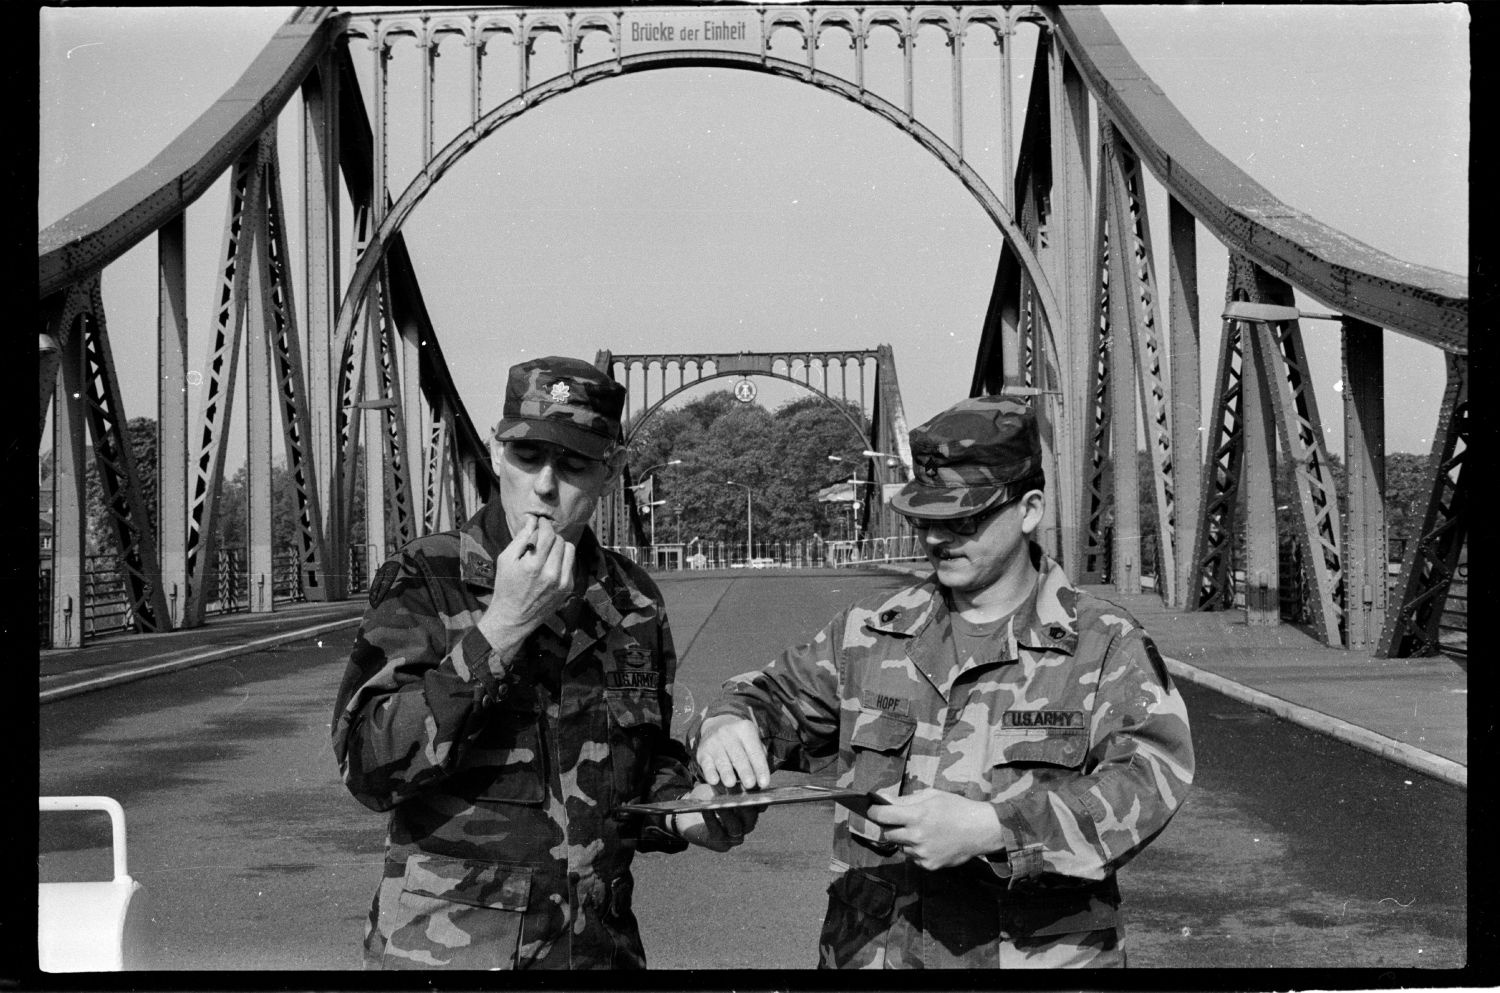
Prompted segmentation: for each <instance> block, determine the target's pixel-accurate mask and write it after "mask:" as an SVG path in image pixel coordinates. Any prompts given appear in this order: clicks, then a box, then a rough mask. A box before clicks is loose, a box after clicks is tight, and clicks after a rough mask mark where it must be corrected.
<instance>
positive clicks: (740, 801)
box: [613, 785, 890, 818]
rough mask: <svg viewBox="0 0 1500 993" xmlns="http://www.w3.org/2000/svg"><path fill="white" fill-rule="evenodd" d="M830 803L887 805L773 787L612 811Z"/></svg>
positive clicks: (833, 791)
mask: <svg viewBox="0 0 1500 993" xmlns="http://www.w3.org/2000/svg"><path fill="white" fill-rule="evenodd" d="M824 800H834V801H836V802H838V803H840V804H843V805H844V806H845V807H848V808H849V809H850V810H852V811H854V812H855V813H857V814H860V815H863V814H864V812H865V811H867V810H869V809H870V805H871V804H875V803H889V802H890V801H889V800H887V799H886V798H885V797H883V796H880V795H879V794H878V793H867V792H865V791H864V790H849V789H839V788H836V787H829V786H807V785H803V786H776V787H773V788H771V789H765V790H747V791H745V792H743V793H721V794H718V795H717V796H712V797H708V798H706V799H702V800H689V799H687V798H686V797H684V798H682V799H680V800H661V801H658V802H656V803H622V804H620V806H618V807H616V808H615V809H614V811H613V815H614V816H615V817H616V818H619V817H622V816H629V815H631V814H695V813H702V812H704V811H709V810H733V809H735V808H744V807H774V806H778V805H781V804H787V803H817V802H819V801H824Z"/></svg>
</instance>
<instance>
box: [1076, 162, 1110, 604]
mask: <svg viewBox="0 0 1500 993" xmlns="http://www.w3.org/2000/svg"><path fill="white" fill-rule="evenodd" d="M1100 157H1101V159H1102V157H1103V142H1102V141H1101V143H1100ZM1111 199H1112V197H1111V195H1110V193H1109V184H1108V182H1107V181H1106V180H1105V177H1104V175H1103V170H1101V171H1100V175H1099V176H1098V183H1097V185H1096V191H1095V196H1094V259H1095V262H1094V285H1096V286H1098V288H1099V299H1098V302H1097V304H1096V305H1095V311H1094V314H1093V315H1092V316H1093V320H1091V321H1089V330H1088V338H1089V354H1090V355H1092V356H1093V361H1092V362H1090V363H1089V370H1088V379H1087V380H1086V383H1085V391H1084V395H1085V397H1087V399H1088V406H1087V408H1086V409H1085V410H1084V411H1083V414H1082V416H1083V417H1084V418H1085V425H1086V427H1087V429H1088V434H1087V440H1086V442H1085V447H1084V473H1085V479H1086V480H1087V484H1088V488H1087V489H1086V490H1085V491H1084V506H1083V542H1082V544H1083V557H1082V559H1081V560H1080V562H1079V566H1078V568H1077V570H1076V571H1074V572H1073V573H1071V575H1072V576H1073V578H1074V579H1075V580H1076V581H1077V582H1081V583H1102V582H1104V581H1105V580H1106V578H1108V577H1109V557H1110V555H1111V551H1110V547H1109V540H1110V538H1109V517H1110V514H1111V513H1112V512H1113V506H1112V505H1113V502H1114V457H1113V452H1115V451H1116V450H1117V449H1116V446H1115V445H1113V444H1112V439H1113V437H1114V435H1113V432H1112V431H1111V429H1110V425H1111V424H1112V423H1113V418H1112V408H1111V406H1110V396H1111V394H1112V393H1113V392H1114V390H1113V385H1114V369H1113V367H1112V363H1111V362H1110V349H1111V347H1112V343H1113V342H1114V335H1113V334H1112V333H1111V329H1112V328H1114V326H1115V324H1114V316H1113V315H1114V312H1115V310H1117V309H1118V306H1119V305H1118V304H1116V305H1115V306H1114V307H1113V308H1112V307H1111V300H1112V298H1113V294H1112V292H1111V291H1112V289H1114V286H1113V285H1112V284H1111V279H1112V274H1113V272H1114V266H1113V265H1112V263H1111V261H1110V258H1111V255H1112V254H1113V250H1114V243H1113V242H1112V241H1111V239H1110V230H1109V229H1110V225H1111V222H1110V214H1111V212H1110V201H1111Z"/></svg>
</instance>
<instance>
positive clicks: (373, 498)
mask: <svg viewBox="0 0 1500 993" xmlns="http://www.w3.org/2000/svg"><path fill="white" fill-rule="evenodd" d="M365 315H366V318H365V333H364V335H363V336H362V337H363V339H364V341H363V347H362V348H361V349H360V366H361V368H362V370H363V371H362V375H361V376H360V384H361V402H362V404H363V405H364V422H365V423H364V436H365V442H364V470H365V473H364V476H365V478H364V483H365V549H366V551H367V552H368V555H369V561H368V562H367V563H366V568H367V569H368V570H369V571H370V572H371V573H373V572H374V570H375V569H376V568H378V567H379V566H380V564H381V563H382V562H384V561H385V558H386V555H387V554H388V551H389V550H388V549H387V548H386V541H385V532H386V495H385V479H386V474H387V472H388V470H389V466H388V462H389V454H388V449H389V448H390V432H389V431H387V430H386V423H385V418H386V412H385V409H384V408H383V407H382V406H381V404H383V403H385V402H386V398H385V395H384V391H383V390H382V389H381V382H380V380H381V375H380V338H379V335H380V308H379V307H377V306H367V307H366V308H365Z"/></svg>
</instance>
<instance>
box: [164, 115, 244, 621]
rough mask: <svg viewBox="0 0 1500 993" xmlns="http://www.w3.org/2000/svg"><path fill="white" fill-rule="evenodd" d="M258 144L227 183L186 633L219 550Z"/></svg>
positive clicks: (194, 478) (191, 533) (196, 466)
mask: <svg viewBox="0 0 1500 993" xmlns="http://www.w3.org/2000/svg"><path fill="white" fill-rule="evenodd" d="M262 149H263V146H262V145H259V144H256V145H253V146H251V148H250V149H249V150H248V151H246V152H245V154H244V155H242V156H240V159H239V161H238V162H236V163H235V165H234V170H233V172H232V173H231V174H230V180H229V204H228V208H227V211H226V216H225V220H224V237H223V241H222V244H221V248H220V250H219V259H220V261H221V263H222V267H221V268H220V270H219V285H218V287H217V292H216V294H215V300H214V314H213V318H212V321H211V323H212V326H213V331H212V340H211V343H210V346H209V357H208V375H207V376H206V377H205V378H204V383H203V386H204V389H203V405H202V412H201V414H200V416H199V425H200V429H199V440H198V455H197V458H196V459H195V461H194V463H193V466H192V475H191V483H190V487H189V491H188V531H187V574H188V591H187V598H186V601H185V602H184V604H183V609H182V624H183V626H184V627H196V626H197V625H200V624H202V623H203V617H204V612H205V609H206V607H207V603H206V600H205V597H206V596H207V590H208V576H209V572H208V570H209V569H211V568H213V566H214V558H215V556H214V552H215V550H216V546H217V540H218V539H217V535H216V533H215V532H216V528H215V524H216V523H217V521H218V509H219V496H220V492H221V490H222V488H223V482H224V457H225V453H226V451H227V448H228V443H229V423H230V414H231V412H232V409H233V406H234V380H235V371H236V369H237V367H238V365H239V354H240V338H241V331H242V329H243V328H244V322H245V303H246V299H247V297H248V293H249V289H248V274H249V268H250V264H251V263H250V248H251V239H252V238H253V234H252V232H251V231H250V230H249V229H248V228H247V227H246V220H247V211H248V205H249V204H250V203H253V202H254V201H255V200H256V199H257V198H260V197H263V196H264V193H263V191H262V189H261V182H262V179H261V170H260V168H259V166H260V156H261V152H262Z"/></svg>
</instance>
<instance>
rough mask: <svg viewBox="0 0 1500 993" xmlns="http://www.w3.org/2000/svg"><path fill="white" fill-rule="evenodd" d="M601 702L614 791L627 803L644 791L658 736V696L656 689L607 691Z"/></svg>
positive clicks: (659, 701) (659, 728) (659, 704)
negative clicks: (606, 719)
mask: <svg viewBox="0 0 1500 993" xmlns="http://www.w3.org/2000/svg"><path fill="white" fill-rule="evenodd" d="M604 699H605V702H606V704H607V706H608V710H609V745H610V761H611V762H612V763H613V764H614V782H615V791H616V794H617V797H618V798H619V799H620V800H621V801H622V802H629V801H630V800H632V799H635V798H636V797H638V796H640V795H641V794H642V793H643V792H644V790H645V789H646V785H647V783H646V771H647V766H648V765H649V762H650V758H651V752H652V749H653V747H654V745H655V742H656V739H657V737H658V736H659V735H660V734H661V721H662V717H661V697H660V696H659V695H658V694H657V693H656V691H655V690H628V689H627V690H614V689H607V690H605V691H604Z"/></svg>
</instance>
